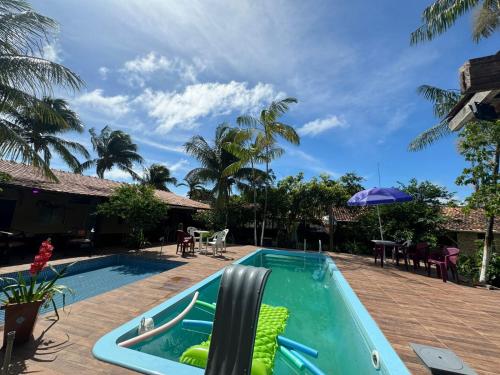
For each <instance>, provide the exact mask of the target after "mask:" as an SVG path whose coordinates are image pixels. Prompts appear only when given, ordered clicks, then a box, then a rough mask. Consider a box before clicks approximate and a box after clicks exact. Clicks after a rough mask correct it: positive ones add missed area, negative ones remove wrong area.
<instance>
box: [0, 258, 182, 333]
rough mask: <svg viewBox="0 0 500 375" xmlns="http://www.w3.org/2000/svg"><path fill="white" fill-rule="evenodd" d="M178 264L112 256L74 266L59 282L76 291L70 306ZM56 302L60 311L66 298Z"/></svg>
mask: <svg viewBox="0 0 500 375" xmlns="http://www.w3.org/2000/svg"><path fill="white" fill-rule="evenodd" d="M178 264H179V263H177V262H165V261H158V260H154V259H148V258H146V257H140V256H127V255H109V256H105V257H98V258H94V259H89V260H83V261H80V262H78V263H75V264H73V265H72V266H70V267H69V268H68V273H67V276H65V277H63V278H61V279H59V280H58V281H57V283H58V284H60V285H66V286H67V287H69V288H71V289H72V290H73V291H74V295H70V294H68V295H67V296H66V306H68V305H70V304H72V303H75V302H78V301H82V300H84V299H86V298H90V297H94V296H97V295H98V294H101V293H104V292H108V291H110V290H113V289H116V288H120V287H122V286H124V285H127V284H130V283H133V282H135V281H138V280H142V279H144V278H146V277H150V276H153V275H156V274H158V273H160V272H164V271H167V270H169V269H172V268H174V267H176V266H177V265H178ZM62 267H63V265H58V266H57V267H56V269H59V270H60V269H61V268H62ZM0 277H12V278H15V279H17V273H15V274H3V275H0ZM23 277H24V278H25V279H26V280H28V279H29V277H30V276H29V275H28V273H27V272H24V274H23ZM53 277H54V274H53V272H52V271H51V270H50V268H46V269H45V270H44V271H43V273H42V274H41V275H40V276H39V279H47V280H50V279H52V278H53ZM0 286H1V285H0ZM54 301H55V303H56V306H57V308H58V309H60V308H62V306H63V297H62V296H61V295H56V296H55V297H54ZM52 310H53V306H52V304H51V303H49V304H48V305H47V306H42V307H41V308H40V313H41V314H44V313H47V312H49V311H52ZM4 316H5V311H4V310H0V324H3V321H4Z"/></svg>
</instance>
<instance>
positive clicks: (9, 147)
mask: <svg viewBox="0 0 500 375" xmlns="http://www.w3.org/2000/svg"><path fill="white" fill-rule="evenodd" d="M56 28H57V23H56V22H55V21H54V20H53V19H51V18H49V17H45V16H43V15H41V14H38V13H36V12H35V11H34V10H33V9H32V8H31V6H30V5H29V4H28V3H27V2H26V1H24V0H0V114H1V115H0V157H2V158H10V159H13V160H15V159H20V160H21V161H22V162H26V163H30V164H33V165H34V166H35V167H40V168H42V171H43V172H44V173H45V174H46V175H47V176H48V177H50V178H51V179H53V180H57V178H56V177H55V175H54V174H53V173H52V172H51V171H50V168H49V165H48V164H47V163H46V162H45V161H44V160H43V158H41V157H40V155H39V154H38V153H37V152H35V151H34V150H33V148H32V147H31V146H30V144H29V143H28V142H26V140H25V139H24V138H23V136H22V134H20V133H19V132H18V128H17V127H16V125H15V123H13V122H12V121H11V118H10V117H9V116H7V115H6V113H12V112H14V111H17V110H19V109H20V108H33V107H35V106H37V107H38V109H37V112H38V116H42V115H43V117H44V119H47V118H54V116H55V114H54V113H53V111H51V109H50V108H49V107H47V106H42V105H41V101H40V99H39V98H40V97H41V96H45V95H47V94H50V93H51V92H52V90H53V88H54V87H60V88H67V89H69V90H78V89H79V88H80V87H81V86H82V85H83V81H82V80H81V79H80V77H78V75H77V74H75V73H74V72H72V71H71V70H70V69H68V68H66V67H64V66H62V65H60V64H57V63H55V62H51V61H48V60H47V59H45V58H43V57H40V56H43V47H44V45H45V44H47V43H48V42H49V41H50V37H51V36H52V34H53V33H54V31H55V30H56ZM42 109H43V111H42ZM49 121H51V120H49Z"/></svg>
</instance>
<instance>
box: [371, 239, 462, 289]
mask: <svg viewBox="0 0 500 375" xmlns="http://www.w3.org/2000/svg"><path fill="white" fill-rule="evenodd" d="M372 242H373V243H374V247H373V254H374V257H375V264H377V259H379V260H380V266H381V267H384V263H385V261H386V251H387V250H390V251H391V258H392V261H393V262H395V263H396V265H398V266H399V262H400V261H401V260H403V261H404V264H405V267H406V270H409V263H410V261H412V263H413V269H414V270H417V269H419V268H420V264H421V263H422V264H423V266H424V268H425V271H427V275H428V276H430V275H431V267H432V266H433V265H434V266H435V267H436V272H437V276H438V277H441V278H442V279H443V281H444V282H446V281H447V280H448V270H449V271H451V274H452V276H453V278H454V279H455V281H456V282H458V281H459V280H458V270H457V263H458V256H459V254H460V249H457V248H456V247H448V246H444V247H442V248H431V246H430V245H429V244H428V243H427V242H420V243H417V244H415V245H412V244H411V242H410V241H405V242H403V243H397V242H393V241H382V240H372Z"/></svg>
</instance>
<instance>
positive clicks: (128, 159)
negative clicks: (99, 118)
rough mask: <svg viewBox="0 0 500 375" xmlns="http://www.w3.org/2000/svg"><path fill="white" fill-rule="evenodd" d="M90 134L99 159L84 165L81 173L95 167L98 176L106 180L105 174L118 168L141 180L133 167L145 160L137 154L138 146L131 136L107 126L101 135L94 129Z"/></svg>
mask: <svg viewBox="0 0 500 375" xmlns="http://www.w3.org/2000/svg"><path fill="white" fill-rule="evenodd" d="M89 133H90V137H91V141H92V146H93V148H94V151H95V152H96V153H97V158H95V159H92V160H88V161H86V162H85V163H82V165H81V168H80V170H79V171H80V172H81V171H83V170H84V169H87V168H90V167H92V166H95V167H96V173H97V176H98V177H99V178H104V172H106V171H109V170H111V169H112V168H113V167H117V168H118V169H120V170H122V171H125V172H128V173H130V175H131V176H132V177H134V178H136V179H138V178H139V176H138V175H137V173H135V172H134V171H133V170H132V167H133V166H134V163H139V164H142V162H143V158H142V156H141V155H139V154H138V153H137V145H136V144H135V143H133V142H132V139H131V138H130V135H128V134H127V133H125V132H123V131H121V130H112V129H111V128H110V127H109V126H105V127H104V128H103V129H102V130H101V132H100V134H97V133H96V131H95V129H94V128H92V129H90V130H89Z"/></svg>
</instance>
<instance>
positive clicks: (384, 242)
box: [372, 240, 398, 263]
mask: <svg viewBox="0 0 500 375" xmlns="http://www.w3.org/2000/svg"><path fill="white" fill-rule="evenodd" d="M372 242H373V243H374V244H375V245H382V246H384V254H383V258H384V259H383V260H382V261H383V262H384V263H385V248H386V246H392V249H393V253H394V250H395V249H396V246H398V244H397V243H396V242H394V241H387V240H372Z"/></svg>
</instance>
